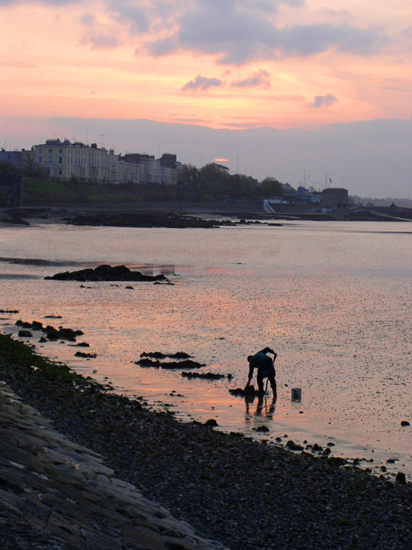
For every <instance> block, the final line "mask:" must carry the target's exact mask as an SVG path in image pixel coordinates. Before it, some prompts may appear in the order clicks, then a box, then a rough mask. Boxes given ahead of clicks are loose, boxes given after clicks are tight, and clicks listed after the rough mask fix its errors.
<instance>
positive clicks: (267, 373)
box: [245, 348, 277, 397]
mask: <svg viewBox="0 0 412 550" xmlns="http://www.w3.org/2000/svg"><path fill="white" fill-rule="evenodd" d="M267 353H271V354H273V360H272V359H271V358H270V357H268V356H267V355H266V354H267ZM276 357H277V353H275V352H274V351H273V350H272V349H270V348H265V349H262V351H259V352H258V353H256V354H255V355H249V357H248V358H247V360H248V361H249V378H248V381H247V384H246V387H245V391H246V388H248V387H249V385H250V382H251V381H252V378H253V371H254V370H255V369H257V383H258V387H259V393H260V395H263V394H264V391H263V380H264V379H265V378H268V380H269V382H270V385H271V386H272V391H273V395H274V397H276V372H275V367H274V362H275V360H276Z"/></svg>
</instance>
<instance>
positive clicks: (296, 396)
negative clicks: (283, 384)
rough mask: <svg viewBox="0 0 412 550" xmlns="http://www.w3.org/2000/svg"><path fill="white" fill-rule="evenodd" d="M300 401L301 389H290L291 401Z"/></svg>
mask: <svg viewBox="0 0 412 550" xmlns="http://www.w3.org/2000/svg"><path fill="white" fill-rule="evenodd" d="M301 399H302V388H292V401H300V400H301Z"/></svg>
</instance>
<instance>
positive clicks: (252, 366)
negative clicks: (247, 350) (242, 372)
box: [245, 357, 255, 389]
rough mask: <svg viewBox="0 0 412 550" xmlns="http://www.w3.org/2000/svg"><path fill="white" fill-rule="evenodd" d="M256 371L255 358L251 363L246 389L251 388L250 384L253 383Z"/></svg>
mask: <svg viewBox="0 0 412 550" xmlns="http://www.w3.org/2000/svg"><path fill="white" fill-rule="evenodd" d="M254 369H255V364H254V361H253V357H252V359H251V360H250V362H249V376H248V381H247V384H246V386H245V389H246V388H248V387H249V386H250V383H251V381H252V378H253V371H254Z"/></svg>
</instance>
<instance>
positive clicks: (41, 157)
mask: <svg viewBox="0 0 412 550" xmlns="http://www.w3.org/2000/svg"><path fill="white" fill-rule="evenodd" d="M32 149H33V151H34V160H35V162H36V163H37V164H38V165H39V166H42V167H44V168H47V169H48V170H49V174H50V177H51V178H53V179H57V180H62V181H67V180H70V178H71V177H76V178H78V179H79V180H80V181H84V182H89V183H117V184H118V183H126V182H132V183H143V182H144V180H145V176H144V167H143V166H142V165H137V164H131V163H129V162H125V161H124V160H122V159H121V156H120V155H115V153H114V151H113V150H110V151H108V150H107V149H105V148H104V147H100V148H99V147H97V144H96V143H92V144H91V145H85V144H84V143H82V142H80V141H75V142H74V143H71V142H70V141H69V140H66V139H65V140H64V141H60V139H48V140H46V142H45V143H44V144H40V145H34V147H33V148H32Z"/></svg>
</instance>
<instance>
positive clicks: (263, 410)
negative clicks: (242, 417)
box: [245, 395, 276, 418]
mask: <svg viewBox="0 0 412 550" xmlns="http://www.w3.org/2000/svg"><path fill="white" fill-rule="evenodd" d="M255 398H256V395H245V404H246V415H250V414H251V412H250V407H251V405H253V404H254V402H255ZM275 406H276V395H274V396H273V398H272V401H271V402H270V403H268V398H267V397H266V396H265V395H259V397H258V402H257V405H256V410H255V413H254V414H255V416H264V417H266V418H272V416H273V413H274V412H275Z"/></svg>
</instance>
